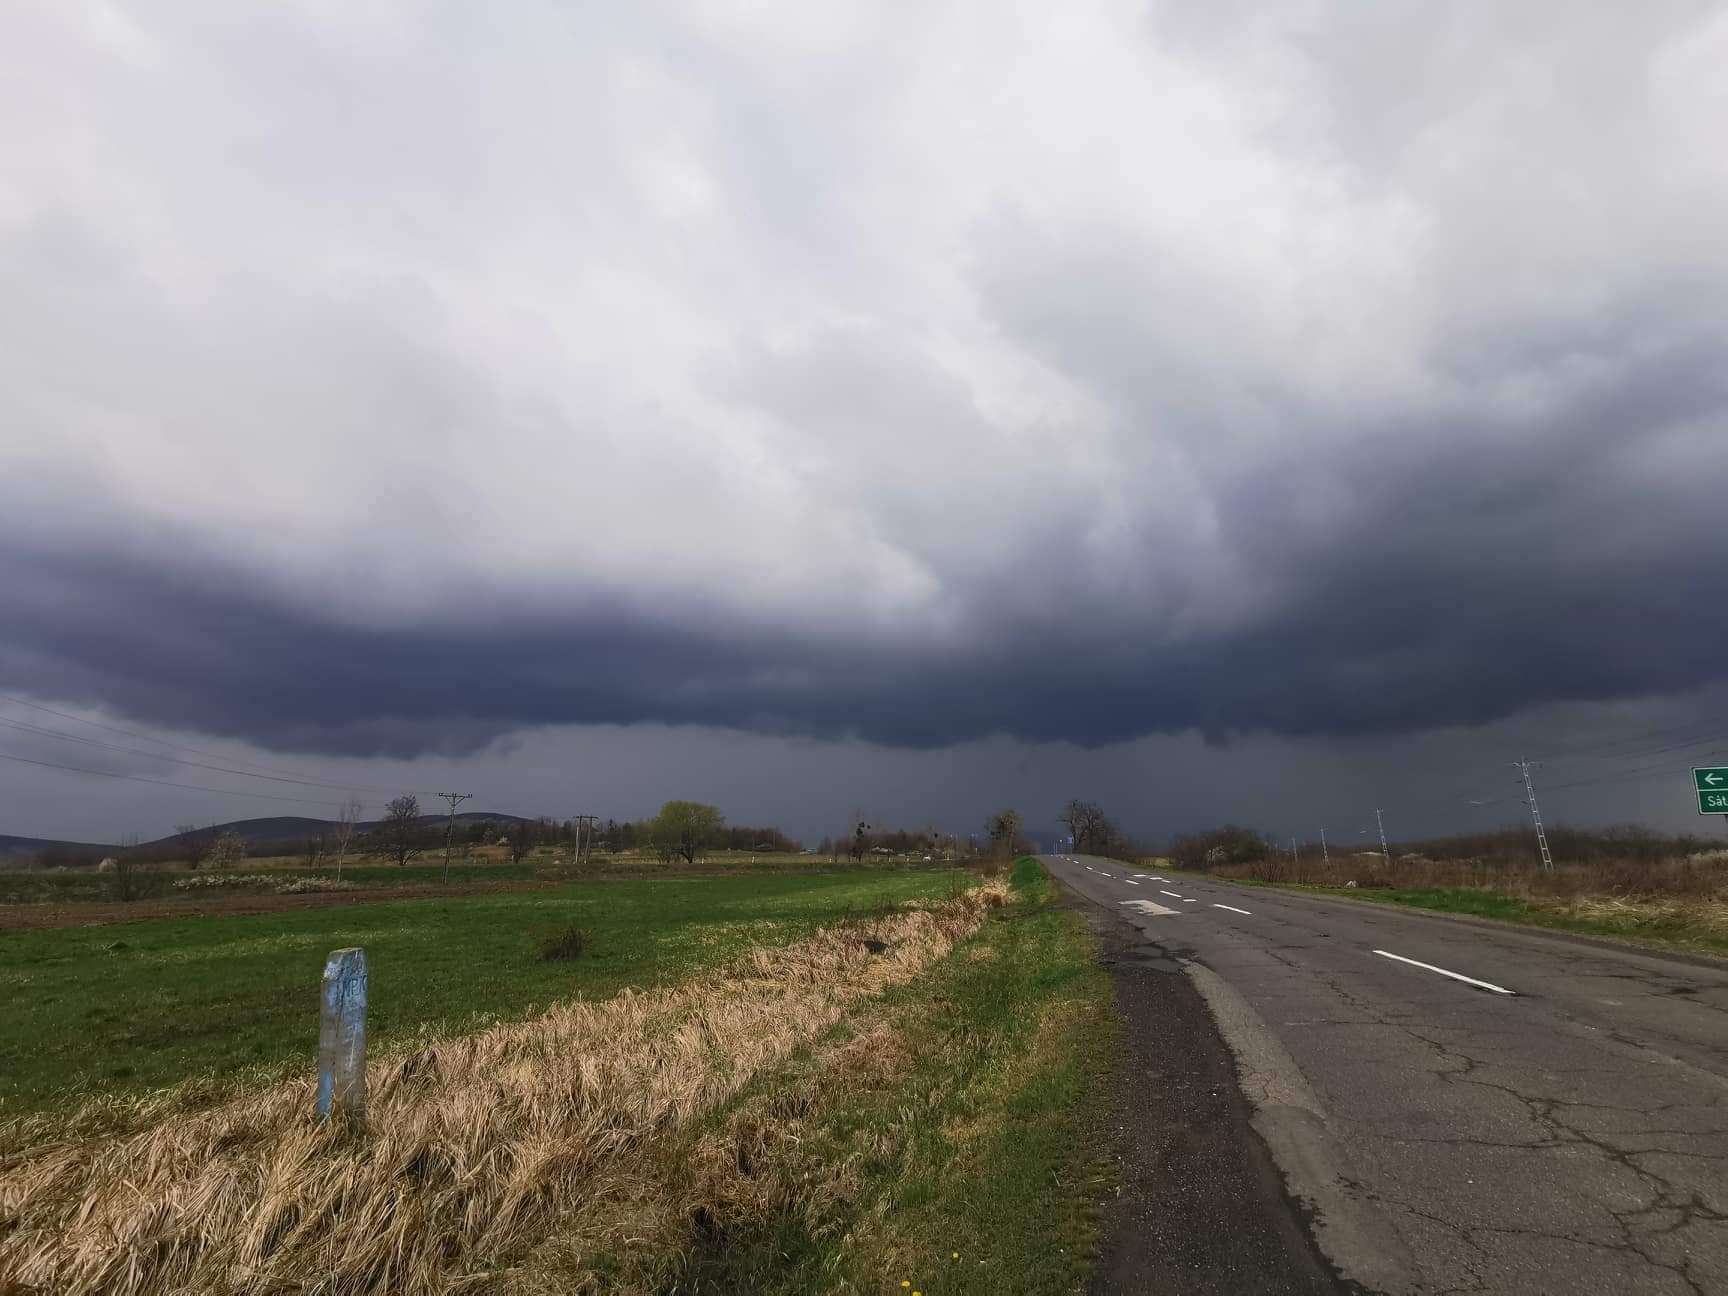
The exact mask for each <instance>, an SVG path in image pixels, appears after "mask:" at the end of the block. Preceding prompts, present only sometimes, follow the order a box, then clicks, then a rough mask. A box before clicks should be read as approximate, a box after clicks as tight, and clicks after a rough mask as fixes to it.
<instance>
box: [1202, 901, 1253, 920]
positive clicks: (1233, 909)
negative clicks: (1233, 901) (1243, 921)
mask: <svg viewBox="0 0 1728 1296" xmlns="http://www.w3.org/2000/svg"><path fill="white" fill-rule="evenodd" d="M1212 907H1213V908H1214V909H1228V910H1229V911H1230V912H1231V913H1239V914H1244V915H1246V916H1247V917H1249V918H1252V917H1253V916H1254V915H1253V914H1251V913H1249V912H1248V911H1247V910H1246V909H1238V908H1237V907H1236V906H1235V905H1221V904H1215V905H1213V906H1212Z"/></svg>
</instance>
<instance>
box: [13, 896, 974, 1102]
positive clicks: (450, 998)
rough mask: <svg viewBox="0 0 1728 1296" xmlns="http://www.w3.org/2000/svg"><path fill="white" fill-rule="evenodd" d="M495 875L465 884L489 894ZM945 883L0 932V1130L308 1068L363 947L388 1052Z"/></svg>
mask: <svg viewBox="0 0 1728 1296" xmlns="http://www.w3.org/2000/svg"><path fill="white" fill-rule="evenodd" d="M410 867H414V866H410ZM503 867H504V866H499V865H485V866H477V869H478V870H479V871H482V872H483V873H484V874H485V875H486V876H488V877H491V876H496V875H497V874H498V873H499V872H500V870H501V869H502V868H503ZM420 869H421V870H422V871H428V870H427V866H420ZM430 871H432V872H434V873H435V872H436V871H437V870H436V869H435V868H432V869H430ZM388 872H389V873H390V874H392V875H396V874H399V873H400V872H402V870H396V869H394V868H389V869H388ZM957 876H958V875H957V874H955V873H953V872H951V871H948V870H931V871H923V870H919V871H890V870H870V871H868V872H865V871H858V870H853V871H844V870H827V871H822V872H814V871H813V872H798V873H785V872H781V873H778V874H776V873H760V874H757V873H751V874H745V875H739V876H717V877H684V878H668V879H653V880H644V881H589V882H578V883H572V884H567V885H561V886H556V887H550V888H547V889H543V890H538V889H537V890H532V891H524V892H519V893H503V894H498V893H494V894H479V895H473V896H466V897H453V898H449V899H419V900H412V899H410V900H389V901H377V902H369V903H364V904H355V905H347V906H341V907H333V908H323V909H298V910H289V911H286V912H281V913H271V914H260V915H248V916H212V917H187V918H161V919H150V920H145V921H138V922H129V923H116V924H109V925H106V926H100V927H70V928H59V929H53V930H43V931H19V932H5V933H0V997H3V998H4V1000H5V1002H6V1004H7V1015H6V1031H5V1032H4V1035H3V1036H0V1117H5V1116H14V1115H19V1114H22V1113H24V1112H26V1111H31V1110H40V1109H43V1108H48V1107H52V1106H55V1105H69V1104H71V1103H73V1102H75V1101H76V1100H77V1098H78V1097H79V1096H81V1095H83V1094H86V1093H92V1092H104V1091H106V1092H124V1091H136V1090H138V1089H142V1088H152V1087H156V1086H160V1085H166V1084H172V1083H174V1082H177V1081H180V1080H182V1079H186V1078H188V1077H192V1076H212V1077H218V1078H220V1077H226V1076H233V1075H235V1074H238V1073H242V1072H247V1071H250V1070H253V1069H255V1068H260V1069H263V1070H265V1071H276V1072H280V1071H282V1070H284V1069H292V1068H296V1067H307V1066H310V1065H311V1063H312V1061H313V1058H314V1055H315V1052H316V1047H317V1033H318V1020H317V995H318V981H319V975H320V972H321V970H322V967H323V962H324V957H325V955H326V954H327V953H328V952H329V951H330V950H332V949H336V948H340V947H342V946H348V945H360V946H363V947H365V949H366V952H367V957H368V961H369V964H370V975H371V1011H370V1020H371V1029H372V1038H373V1040H374V1042H375V1047H376V1046H385V1047H387V1046H389V1045H391V1044H393V1043H401V1042H403V1041H405V1040H408V1039H410V1038H412V1037H414V1036H415V1034H416V1033H417V1032H421V1031H425V1032H430V1033H435V1034H446V1033H451V1032H456V1031H463V1030H468V1029H472V1028H474V1027H476V1026H478V1025H480V1024H481V1023H483V1022H485V1021H488V1020H497V1019H507V1018H513V1017H522V1016H526V1015H529V1014H532V1013H534V1012H535V1011H536V1010H537V1009H540V1008H542V1007H544V1006H545V1005H547V1004H549V1003H551V1002H553V1001H555V1000H558V999H561V998H565V997H568V996H571V995H575V994H584V995H591V996H604V995H610V994H613V993H615V992H616V991H618V990H619V989H621V988H623V987H625V986H643V985H653V984H659V983H663V982H666V981H671V980H676V979H679V978H682V977H687V976H689V975H691V974H692V973H695V972H697V971H699V970H701V969H702V968H705V967H708V966H712V965H714V964H716V963H718V962H720V961H722V960H724V959H726V958H728V957H731V956H732V955H734V954H737V953H739V952H740V951H741V950H743V949H744V948H746V947H747V946H748V945H750V944H752V943H766V942H780V941H787V940H793V939H796V938H798V937H799V936H801V935H803V934H805V933H806V932H808V931H810V930H811V929H813V928H815V927H818V926H821V925H824V924H827V923H832V922H836V921H839V920H842V919H844V918H845V917H847V916H848V915H850V914H856V913H859V912H861V911H866V910H868V909H870V908H872V907H874V906H877V905H881V904H885V903H892V902H896V901H900V900H909V899H917V898H923V897H930V896H939V895H943V894H946V893H947V892H948V891H949V890H951V889H952V887H953V886H954V885H955V879H956V877H957ZM571 925H576V926H579V927H581V928H583V929H585V930H586V931H587V932H588V934H589V936H590V937H591V940H590V941H589V946H588V952H587V953H586V954H585V955H584V956H583V957H582V958H581V959H580V960H578V961H575V962H568V963H559V962H552V963H549V962H543V961H541V959H540V957H539V942H540V940H541V939H543V938H545V937H547V936H549V935H552V934H554V933H555V932H557V931H559V930H561V929H563V928H566V927H568V926H571Z"/></svg>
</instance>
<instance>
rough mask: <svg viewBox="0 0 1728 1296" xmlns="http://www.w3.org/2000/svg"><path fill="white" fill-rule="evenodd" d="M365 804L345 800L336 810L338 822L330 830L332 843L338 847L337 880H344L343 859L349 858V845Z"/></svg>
mask: <svg viewBox="0 0 1728 1296" xmlns="http://www.w3.org/2000/svg"><path fill="white" fill-rule="evenodd" d="M365 808H366V807H365V806H363V805H361V804H360V803H359V802H358V801H344V802H343V803H342V808H341V809H340V810H338V811H337V812H336V824H335V826H334V827H333V828H332V829H331V830H330V844H331V845H332V846H334V847H335V848H336V880H337V881H338V882H340V881H341V880H342V861H343V860H344V859H345V858H347V855H348V846H349V844H350V843H351V842H353V840H354V829H355V827H356V826H357V825H358V824H359V822H360V814H361V812H362V811H363V810H365Z"/></svg>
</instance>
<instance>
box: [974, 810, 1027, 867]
mask: <svg viewBox="0 0 1728 1296" xmlns="http://www.w3.org/2000/svg"><path fill="white" fill-rule="evenodd" d="M1023 823H1024V820H1022V819H1021V818H1020V812H1019V811H1018V810H999V811H997V812H996V813H995V814H993V815H991V816H990V820H989V822H988V823H986V824H985V825H984V830H985V831H986V832H988V833H989V834H990V851H991V853H992V854H995V855H1005V856H1007V855H1013V854H1014V852H1015V851H1016V850H1017V849H1019V845H1020V827H1021V825H1022V824H1023Z"/></svg>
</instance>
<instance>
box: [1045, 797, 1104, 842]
mask: <svg viewBox="0 0 1728 1296" xmlns="http://www.w3.org/2000/svg"><path fill="white" fill-rule="evenodd" d="M1056 818H1057V822H1059V823H1062V824H1066V825H1067V827H1068V834H1069V836H1070V837H1072V838H1073V841H1072V843H1071V844H1072V846H1073V848H1074V853H1075V854H1077V855H1102V854H1103V853H1104V850H1103V848H1104V846H1105V844H1106V842H1107V841H1108V840H1109V839H1110V838H1111V837H1112V836H1114V825H1112V824H1111V822H1110V820H1109V819H1107V818H1105V815H1104V811H1103V809H1102V808H1100V807H1099V806H1098V805H1097V804H1095V803H1094V802H1091V801H1081V800H1079V799H1078V798H1076V799H1075V800H1072V801H1070V802H1069V803H1068V804H1067V805H1066V806H1064V807H1063V808H1062V813H1061V814H1059V815H1058V816H1056Z"/></svg>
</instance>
